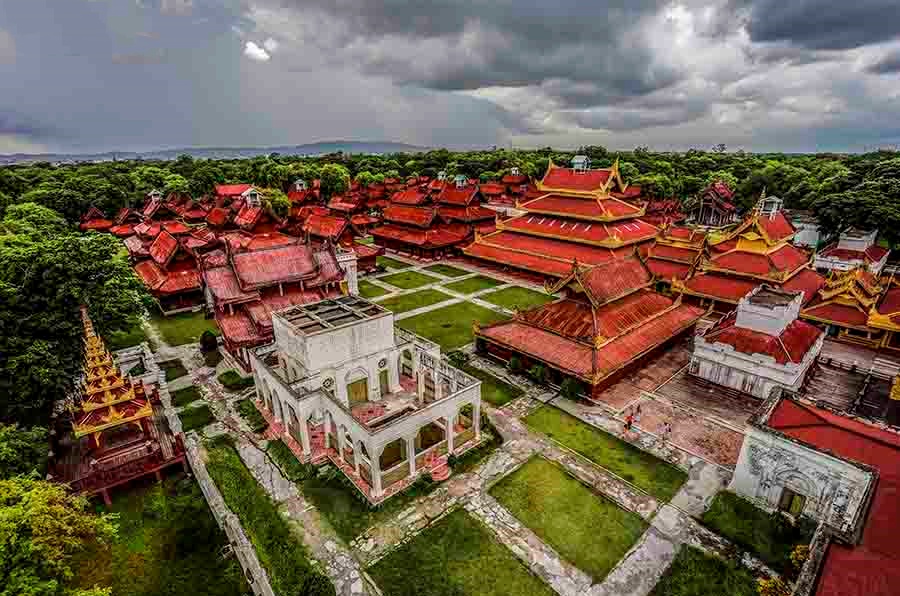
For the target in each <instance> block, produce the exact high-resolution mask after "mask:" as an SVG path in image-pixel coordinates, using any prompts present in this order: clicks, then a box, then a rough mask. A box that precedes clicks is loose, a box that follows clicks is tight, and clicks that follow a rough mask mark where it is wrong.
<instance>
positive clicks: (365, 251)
mask: <svg viewBox="0 0 900 596" xmlns="http://www.w3.org/2000/svg"><path fill="white" fill-rule="evenodd" d="M351 248H353V252H355V253H356V258H357V259H367V258H372V257H377V256H378V255H383V254H384V247H382V246H375V245H373V244H361V243H359V242H354V243H353V245H352V246H351Z"/></svg>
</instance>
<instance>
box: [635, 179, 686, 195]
mask: <svg viewBox="0 0 900 596" xmlns="http://www.w3.org/2000/svg"><path fill="white" fill-rule="evenodd" d="M631 182H632V183H634V184H637V185H638V186H640V187H641V189H642V190H643V192H644V194H646V195H648V196H650V197H655V198H660V199H668V198H670V197H674V196H675V184H674V183H673V182H672V179H671V178H670V177H669V176H667V175H665V174H643V175H642V176H638V177H637V178H634V179H633V180H632V181H631Z"/></svg>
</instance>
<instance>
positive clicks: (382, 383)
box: [378, 370, 391, 397]
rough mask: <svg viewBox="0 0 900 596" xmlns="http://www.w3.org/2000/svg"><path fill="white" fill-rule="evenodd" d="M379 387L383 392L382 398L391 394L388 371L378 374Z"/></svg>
mask: <svg viewBox="0 0 900 596" xmlns="http://www.w3.org/2000/svg"><path fill="white" fill-rule="evenodd" d="M378 387H379V389H380V390H381V397H384V396H385V395H387V394H388V393H390V392H391V390H390V386H389V385H388V371H386V370H383V371H381V372H379V373H378Z"/></svg>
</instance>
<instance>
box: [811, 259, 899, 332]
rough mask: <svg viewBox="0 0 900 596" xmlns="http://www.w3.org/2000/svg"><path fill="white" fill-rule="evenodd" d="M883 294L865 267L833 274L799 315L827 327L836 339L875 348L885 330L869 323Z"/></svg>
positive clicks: (881, 287)
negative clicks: (871, 313) (870, 315)
mask: <svg viewBox="0 0 900 596" xmlns="http://www.w3.org/2000/svg"><path fill="white" fill-rule="evenodd" d="M883 291H884V287H883V286H882V285H881V283H880V282H879V280H878V278H877V277H875V276H874V275H872V273H871V272H869V271H868V270H866V269H865V268H862V267H859V268H856V269H851V270H849V271H835V272H832V273H831V274H830V275H829V276H828V278H827V279H826V280H825V285H824V286H823V287H822V288H821V289H820V290H819V291H818V292H817V293H816V296H815V297H814V298H813V300H812V301H811V302H810V303H809V304H808V305H807V306H806V308H804V309H803V310H802V311H801V312H800V316H801V317H802V318H804V319H806V320H808V321H813V322H815V323H819V324H821V325H824V326H826V329H828V333H829V335H831V336H833V337H835V338H837V339H840V340H843V341H847V342H850V343H857V344H861V345H864V346H867V347H870V348H878V347H880V345H881V342H882V340H883V339H884V338H883V336H884V334H885V331H884V330H882V329H875V328H872V327H869V324H868V322H869V313H870V312H871V311H872V309H873V307H874V306H875V304H876V303H877V302H878V298H879V297H880V296H881V294H882V292H883Z"/></svg>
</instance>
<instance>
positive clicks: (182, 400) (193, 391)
mask: <svg viewBox="0 0 900 596" xmlns="http://www.w3.org/2000/svg"><path fill="white" fill-rule="evenodd" d="M201 397H203V396H202V395H200V390H199V389H197V387H196V386H195V385H191V386H190V387H185V388H184V389H179V390H178V391H173V392H172V405H173V406H175V407H176V408H181V407H184V406H186V405H188V404H189V403H192V402H195V401H197V400H198V399H200V398H201Z"/></svg>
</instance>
